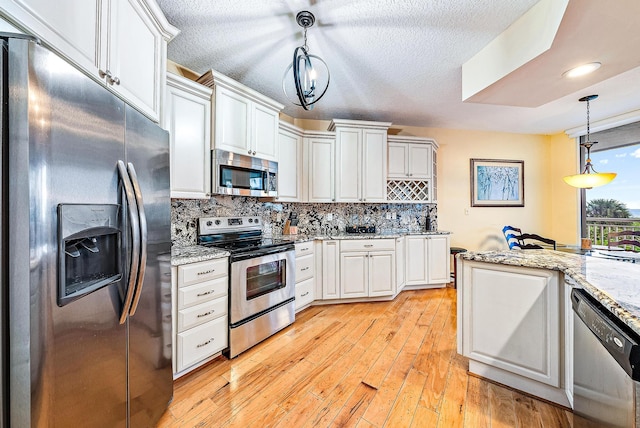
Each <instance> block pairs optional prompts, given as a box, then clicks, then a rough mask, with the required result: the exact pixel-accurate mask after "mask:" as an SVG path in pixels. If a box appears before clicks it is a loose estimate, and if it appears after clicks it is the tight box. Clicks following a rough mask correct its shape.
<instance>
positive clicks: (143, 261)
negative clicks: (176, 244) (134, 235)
mask: <svg viewBox="0 0 640 428" xmlns="http://www.w3.org/2000/svg"><path fill="white" fill-rule="evenodd" d="M127 168H128V170H129V177H131V184H133V192H134V194H135V197H136V204H137V205H138V217H139V219H140V265H139V267H138V276H137V281H136V287H135V293H134V295H133V303H132V305H131V309H130V310H129V316H132V315H134V314H135V313H136V309H138V303H139V302H140V296H141V295H142V284H143V283H144V274H145V270H146V267H147V216H146V214H145V212H144V202H143V200H142V190H141V189H140V182H139V181H138V175H137V174H136V169H135V168H134V166H133V164H132V163H131V162H129V163H128V164H127Z"/></svg>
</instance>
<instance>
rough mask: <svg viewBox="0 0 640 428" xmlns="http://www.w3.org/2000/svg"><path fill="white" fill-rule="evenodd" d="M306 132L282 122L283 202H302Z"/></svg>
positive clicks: (280, 193) (280, 197)
mask: <svg viewBox="0 0 640 428" xmlns="http://www.w3.org/2000/svg"><path fill="white" fill-rule="evenodd" d="M303 133H304V130H303V129H301V128H298V127H297V126H293V125H291V124H289V123H287V122H282V121H281V122H280V133H279V139H278V141H279V147H278V197H277V198H276V199H278V200H279V201H282V202H302V201H303V200H304V199H303V196H302V182H303V180H302V178H303V175H302V174H303V169H302V166H303V153H302V135H303Z"/></svg>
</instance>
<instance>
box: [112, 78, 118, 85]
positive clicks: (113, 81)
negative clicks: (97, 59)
mask: <svg viewBox="0 0 640 428" xmlns="http://www.w3.org/2000/svg"><path fill="white" fill-rule="evenodd" d="M111 84H112V85H119V84H120V79H119V78H117V77H114V78H112V79H111Z"/></svg>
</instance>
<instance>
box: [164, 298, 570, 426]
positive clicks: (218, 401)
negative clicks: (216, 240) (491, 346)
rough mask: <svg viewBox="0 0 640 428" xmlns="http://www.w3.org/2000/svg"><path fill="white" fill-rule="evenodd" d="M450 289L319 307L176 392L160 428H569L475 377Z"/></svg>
mask: <svg viewBox="0 0 640 428" xmlns="http://www.w3.org/2000/svg"><path fill="white" fill-rule="evenodd" d="M455 306H456V294H455V290H453V289H451V288H446V289H437V290H422V291H405V292H402V293H401V294H400V295H399V296H398V297H396V299H395V300H393V301H391V302H383V303H356V304H342V305H330V306H314V307H311V308H309V309H306V310H304V311H302V312H300V313H298V314H297V318H296V322H295V323H294V324H293V325H292V326H290V327H288V328H287V329H285V330H283V331H282V332H280V333H278V334H276V335H274V336H272V337H271V338H269V339H268V340H266V341H264V342H262V343H261V344H259V345H257V346H255V347H253V348H252V349H250V350H249V351H247V352H245V353H243V354H241V355H240V356H239V357H237V358H236V359H234V360H231V361H229V360H226V359H224V358H222V357H220V358H218V359H216V360H214V361H213V362H212V363H210V364H209V365H207V366H206V367H204V368H202V369H200V370H198V371H196V372H194V373H192V374H189V375H187V376H185V377H183V378H180V379H178V380H177V381H176V383H175V392H174V399H173V403H172V404H171V406H170V407H169V409H168V410H167V412H166V413H165V415H164V417H163V419H162V420H161V421H160V423H159V426H160V427H178V426H179V427H182V426H184V427H227V426H229V427H287V428H289V427H325V426H336V427H341V426H357V427H358V428H364V427H394V428H395V427H447V428H448V427H455V426H460V427H463V426H464V427H545V428H546V427H570V426H572V415H571V412H569V411H566V410H564V409H562V408H560V407H556V406H553V405H550V404H548V403H545V402H542V401H539V400H535V399H532V398H530V397H528V396H526V395H523V394H520V393H518V392H517V391H513V390H510V389H507V388H504V387H501V386H498V385H495V384H493V383H489V382H486V381H483V380H481V379H478V378H476V377H473V376H469V375H468V374H467V369H468V360H467V359H466V358H464V357H461V356H460V355H458V354H457V353H456V309H455Z"/></svg>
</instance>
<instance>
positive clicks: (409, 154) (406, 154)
mask: <svg viewBox="0 0 640 428" xmlns="http://www.w3.org/2000/svg"><path fill="white" fill-rule="evenodd" d="M437 149H438V144H437V143H436V142H435V141H434V140H431V139H428V138H421V137H410V136H400V135H390V136H389V137H388V148H387V153H388V168H389V169H388V173H387V192H388V194H387V198H388V200H390V201H397V202H436V191H437V189H436V183H437V181H436V180H437V179H436V174H437V168H436V159H437Z"/></svg>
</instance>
